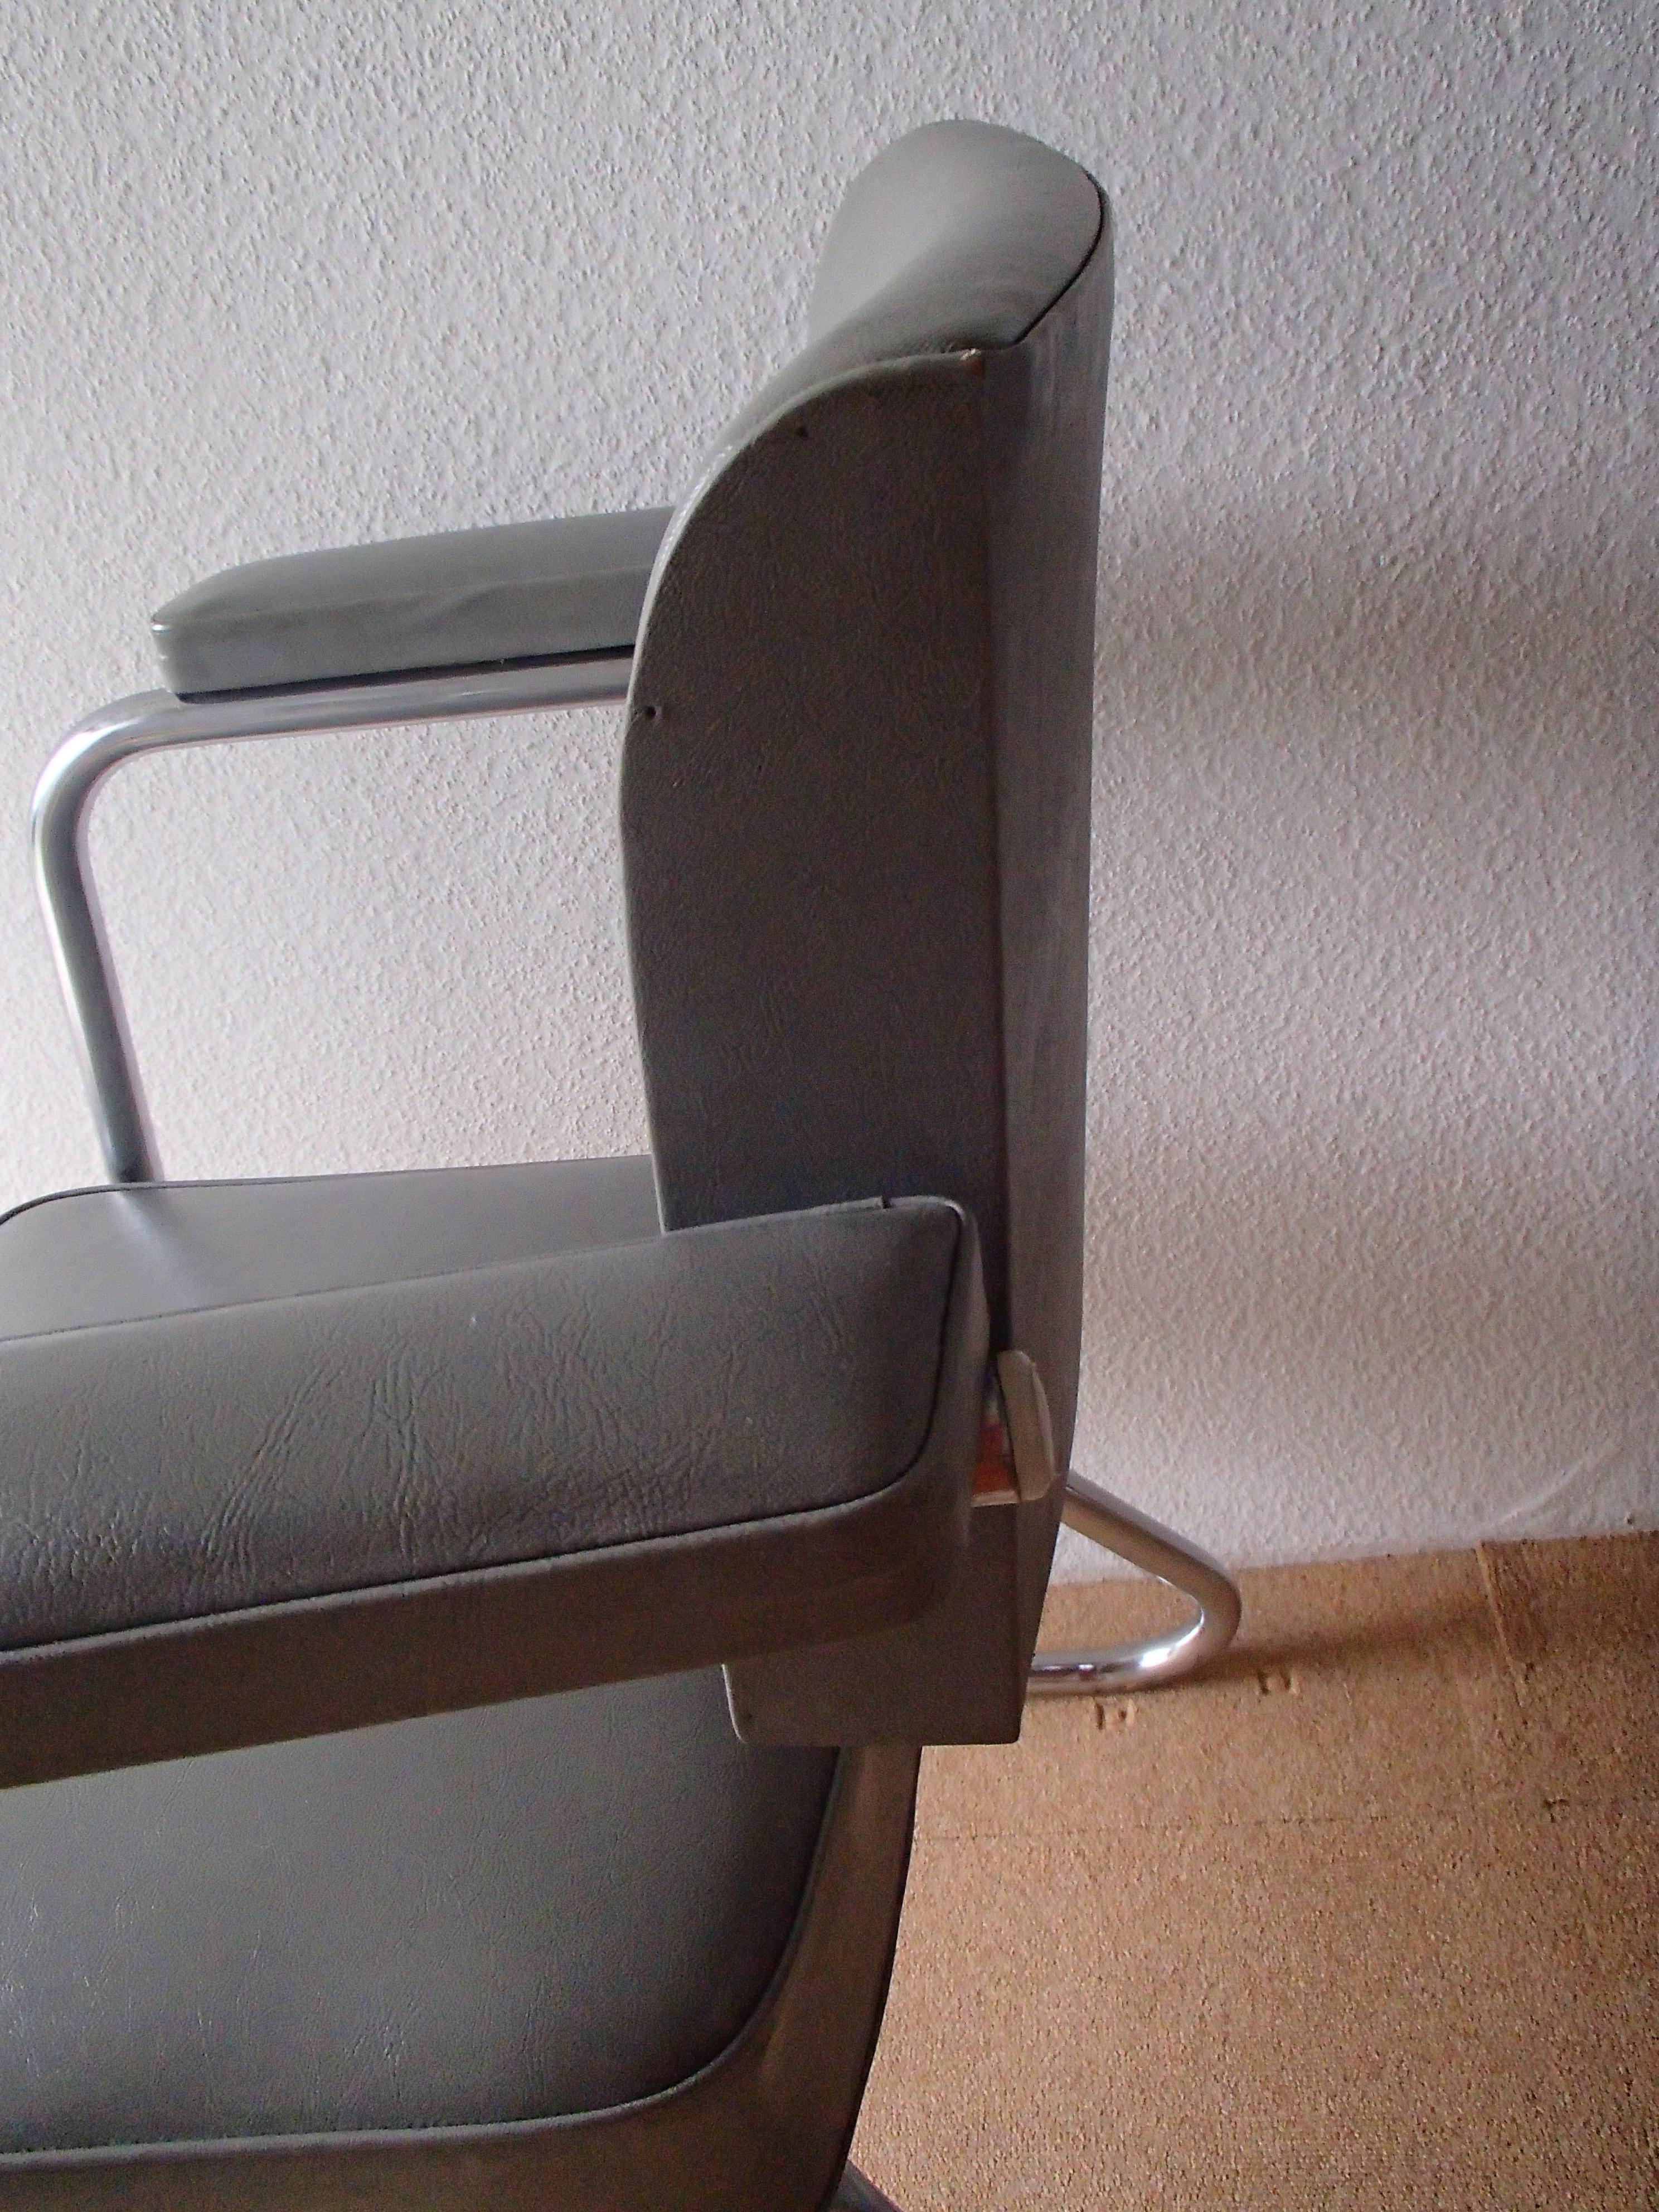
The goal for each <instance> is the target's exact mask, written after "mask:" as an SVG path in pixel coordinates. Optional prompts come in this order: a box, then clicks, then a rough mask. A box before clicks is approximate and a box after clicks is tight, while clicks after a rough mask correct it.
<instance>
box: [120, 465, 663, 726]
mask: <svg viewBox="0 0 1659 2212" xmlns="http://www.w3.org/2000/svg"><path fill="white" fill-rule="evenodd" d="M669 513H670V510H669V509H667V508H666V507H662V508H655V507H653V508H647V509H641V510H640V511H639V512H637V513H629V514H578V515H565V516H560V517H556V518H554V519H552V520H545V521H539V522H513V523H505V524H501V525H500V526H497V527H495V528H492V529H487V530H456V531H447V532H441V533H440V534H438V535H435V536H433V537H429V538H394V539H392V540H389V541H388V542H386V543H385V544H379V545H352V546H343V547H338V548H335V549H331V550H328V551H326V552H321V553H296V554H289V555H286V556H283V557H282V558H281V559H278V560H274V561H253V562H247V563H246V564H245V565H244V566H242V567H240V568H227V569H224V570H222V571H221V573H220V574H217V575H214V576H209V577H207V578H206V579H204V581H203V582H201V583H199V584H194V585H192V586H191V588H190V589H189V590H188V591H185V592H180V593H179V596H178V598H176V599H170V600H169V601H168V602H167V605H165V606H164V607H161V608H160V609H158V611H156V613H155V615H154V616H153V617H151V621H150V629H151V633H152V635H153V636H154V638H155V645H156V649H157V652H158V653H159V654H160V657H161V671H162V674H163V675H164V677H165V678H166V679H167V688H168V689H169V690H173V691H176V692H178V693H179V694H180V695H181V696H187V697H190V696H198V695H201V694H204V693H213V692H218V691H250V690H269V689H286V688H289V687H291V686H294V685H296V684H319V683H328V682H335V683H342V682H349V681H353V680H360V681H361V680H365V679H367V678H371V677H375V676H396V675H406V674H410V673H411V672H414V671H420V670H438V669H453V668H472V667H479V666H487V665H492V664H495V663H498V662H501V661H513V660H551V659H558V658H559V657H560V656H562V655H565V654H586V653H617V652H625V651H626V650H627V649H628V648H629V647H631V646H632V644H633V642H634V637H635V631H636V630H637V629H638V627H639V619H640V609H641V605H643V603H644V599H645V592H646V586H647V583H648V582H649V580H650V576H651V568H652V563H653V562H654V561H655V559H656V556H657V547H658V545H659V544H660V542H661V539H662V535H663V532H664V530H665V528H666V527H667V524H668V520H669Z"/></svg>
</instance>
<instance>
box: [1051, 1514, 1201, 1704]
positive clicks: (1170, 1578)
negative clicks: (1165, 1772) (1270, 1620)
mask: <svg viewBox="0 0 1659 2212" xmlns="http://www.w3.org/2000/svg"><path fill="white" fill-rule="evenodd" d="M1061 1518H1062V1519H1063V1520H1064V1521H1065V1522H1066V1527H1067V1528H1075V1529H1076V1530H1077V1532H1078V1534H1079V1535H1080V1536H1086V1537H1088V1539H1089V1541H1091V1543H1094V1544H1098V1545H1100V1546H1101V1547H1103V1549H1104V1550H1106V1551H1108V1552H1112V1553H1115V1554H1116V1555H1117V1557H1118V1558H1119V1559H1127V1560H1128V1561H1129V1562H1130V1563H1131V1565H1133V1566H1137V1567H1139V1568H1141V1569H1142V1570H1143V1571H1145V1572H1146V1573H1147V1574H1149V1575H1155V1576H1156V1577H1158V1581H1159V1582H1163V1583H1169V1584H1170V1586H1171V1588H1173V1589H1178V1590H1180V1591H1182V1593H1183V1594H1184V1595H1186V1596H1188V1597H1190V1598H1192V1599H1193V1600H1194V1601H1195V1602H1196V1604H1197V1606H1198V1618H1197V1620H1194V1621H1193V1622H1191V1623H1190V1624H1189V1625H1188V1626H1187V1627H1185V1628H1182V1629H1178V1630H1176V1631H1175V1632H1173V1633H1171V1634H1169V1635H1165V1636H1154V1637H1149V1638H1146V1640H1145V1641H1144V1642H1142V1643H1139V1644H1117V1645H1115V1646H1113V1647H1112V1648H1110V1649H1109V1650H1102V1651H1039V1652H1038V1653H1037V1655H1036V1657H1035V1658H1034V1659H1033V1660H1032V1662H1031V1675H1030V1686H1029V1687H1028V1690H1027V1692H1026V1694H1027V1695H1028V1696H1030V1697H1033V1698H1063V1697H1070V1696H1075V1695H1078V1694H1086V1693H1088V1692H1094V1691H1099V1690H1130V1689H1149V1688H1150V1687H1151V1686H1152V1685H1153V1684H1154V1683H1156V1682H1173V1681H1175V1680H1176V1679H1177V1678H1178V1677H1179V1676H1181V1675H1182V1674H1192V1673H1193V1672H1194V1669H1195V1668H1199V1667H1202V1666H1203V1665H1204V1664H1205V1663H1206V1662H1207V1661H1209V1660H1211V1659H1214V1658H1216V1657H1217V1656H1218V1655H1219V1654H1220V1653H1221V1652H1223V1651H1225V1650H1226V1648H1227V1646H1228V1645H1229V1644H1231V1642H1232V1640H1233V1638H1234V1636H1235V1635H1236V1634H1237V1629H1238V1622H1239V1615H1240V1613H1241V1611H1242V1605H1241V1601H1240V1598H1239V1595H1238V1586H1237V1583H1235V1582H1234V1581H1233V1579H1232V1577H1231V1575H1229V1574H1228V1572H1227V1571H1226V1569H1225V1567H1224V1566H1223V1565H1221V1563H1220V1562H1219V1560H1217V1559H1212V1558H1211V1557H1210V1554H1209V1553H1207V1552H1205V1551H1201V1550H1200V1548H1199V1547H1198V1546H1197V1545H1196V1544H1192V1543H1189V1542H1188V1541H1187V1539H1186V1537H1184V1536H1178V1535H1176V1532H1175V1530H1174V1529H1173V1528H1165V1527H1164V1524H1163V1522H1161V1521H1154V1520H1153V1519H1152V1516H1151V1515H1150V1514H1146V1513H1141V1512H1138V1511H1137V1510H1136V1509H1135V1508H1134V1507H1133V1505H1126V1504H1124V1502H1123V1500H1122V1499H1121V1498H1114V1497H1113V1496H1112V1495H1111V1493H1110V1492H1109V1491H1105V1490H1102V1489H1101V1488H1100V1486H1098V1484H1097V1483H1092V1482H1088V1481H1085V1479H1084V1478H1083V1476H1082V1475H1080V1474H1068V1475H1067V1476H1066V1502H1065V1504H1064V1505H1063V1507H1062V1508H1061Z"/></svg>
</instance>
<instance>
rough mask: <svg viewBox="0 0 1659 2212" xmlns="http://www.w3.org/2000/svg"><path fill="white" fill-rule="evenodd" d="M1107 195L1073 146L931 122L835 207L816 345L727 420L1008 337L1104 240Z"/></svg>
mask: <svg viewBox="0 0 1659 2212" xmlns="http://www.w3.org/2000/svg"><path fill="white" fill-rule="evenodd" d="M1100 230H1101V198H1100V193H1099V191H1098V190H1097V187H1096V185H1095V183H1094V180H1093V179H1091V177H1090V175H1089V173H1088V172H1087V171H1086V170H1085V169H1080V168H1079V167H1078V165H1077V163H1076V162H1075V161H1067V160H1066V157H1065V155H1063V154H1056V153H1055V152H1054V150H1053V149H1052V148H1050V147H1048V146H1044V145H1042V144H1040V143H1038V142H1037V141H1036V139H1035V138H1027V137H1024V136H1022V134H1021V133H1020V132H1019V131H1007V130H1005V129H1003V128H1002V127H1001V126H1000V125H998V124H994V123H934V124H929V125H925V126H924V127H923V128H922V129H921V130H920V131H910V132H909V133H908V135H907V136H906V137H902V138H901V139H899V140H897V141H896V143H894V144H893V145H891V146H890V147H888V148H887V149H886V150H885V151H884V153H881V154H878V155H877V157H876V159H875V160H874V161H872V162H871V164H870V166H869V167H867V168H866V169H865V170H863V171H862V172H861V173H860V175H858V176H857V177H855V178H854V180H853V182H852V184H851V185H850V186H849V187H848V191H847V195H846V197H845V198H844V199H843V200H842V204H841V206H840V207H839V209H838V210H836V219H835V222H833V223H832V224H831V225H830V228H829V237H828V238H827V239H826V240H825V241H824V246H823V253H822V255H821V256H820V258H819V261H818V267H817V278H816V281H815V283H814V284H813V288H812V306H811V314H810V316H809V318H808V322H807V342H806V344H805V348H804V349H803V350H802V351H801V352H800V353H799V354H797V355H796V356H795V358H794V359H793V361H792V362H790V363H789V364H788V366H787V368H785V369H783V370H782V371H781V373H780V374H778V375H777V376H775V377H774V378H773V379H772V380H771V381H770V382H769V383H768V384H765V385H763V386H762V387H761V389H760V391H759V392H757V393H756V395H755V397H754V398H753V399H752V400H750V403H749V404H748V405H747V406H746V407H745V408H744V410H743V411H742V413H741V414H739V415H738V416H737V417H736V419H735V420H734V421H733V422H732V424H731V425H730V427H729V428H728V429H727V431H726V436H725V439H724V440H723V441H722V443H723V445H725V446H727V447H732V446H736V445H738V444H741V443H742V442H743V441H744V440H745V439H746V438H747V437H749V436H750V435H752V433H753V432H754V431H755V430H756V429H757V428H758V427H759V426H760V425H761V424H762V423H763V422H767V421H768V420H769V419H770V418H771V417H772V416H775V415H776V414H777V413H778V412H779V411H780V410H781V409H782V408H784V407H785V406H787V405H789V404H792V403H793V401H795V400H797V399H799V398H802V397H804V396H805V394H806V393H808V392H812V391H816V390H817V389H819V388H821V387H822V386H824V385H826V384H828V383H830V382H831V381H833V380H835V379H836V378H838V377H842V376H846V375H848V374H851V373H854V372H855V371H857V370H859V369H861V368H879V367H881V366H883V365H884V364H885V363H888V362H896V361H908V360H915V359H918V358H920V357H921V356H925V355H928V354H948V353H961V352H963V351H969V350H977V349H981V348H984V347H1004V346H1012V345H1013V344H1015V343H1018V340H1019V339H1020V338H1022V337H1024V335H1025V333H1026V331H1029V330H1030V327H1031V325H1033V324H1034V323H1035V322H1036V320H1037V319H1038V318H1039V317H1040V316H1042V315H1043V314H1045V313H1047V312H1048V309H1049V307H1052V306H1053V304H1054V301H1055V300H1057V299H1058V298H1059V296H1060V294H1061V293H1062V292H1063V291H1064V290H1065V289H1066V286H1067V285H1068V284H1069V283H1072V281H1073V278H1074V277H1075V276H1076V275H1077V273H1078V270H1079V269H1080V268H1081V267H1082V266H1083V264H1084V263H1085V261H1086V260H1087V259H1088V258H1089V256H1090V254H1091V252H1093V251H1094V249H1095V246H1096V244H1097V240H1098V239H1099V236H1100Z"/></svg>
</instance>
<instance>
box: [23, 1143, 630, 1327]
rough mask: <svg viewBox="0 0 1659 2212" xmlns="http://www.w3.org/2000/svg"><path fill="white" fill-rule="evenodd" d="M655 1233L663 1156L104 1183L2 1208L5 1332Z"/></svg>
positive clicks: (584, 1247) (157, 1312)
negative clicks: (655, 1165)
mask: <svg viewBox="0 0 1659 2212" xmlns="http://www.w3.org/2000/svg"><path fill="white" fill-rule="evenodd" d="M657 1233H658V1218H657V1194H656V1185H655V1182H654V1180H653V1172H652V1166H651V1162H650V1160H649V1159H648V1158H643V1157H641V1158H632V1159H618V1160H542V1161H534V1162H532V1163H530V1164H527V1165H524V1166H511V1167H491V1168H422V1169H411V1170H404V1171H403V1172H401V1173H396V1174H392V1175H366V1176H295V1177H290V1178H284V1179H281V1180H273V1181H270V1182H198V1183H151V1184H140V1185H138V1186H137V1187H136V1188H118V1187H115V1186H112V1185H108V1184H106V1185H104V1186H103V1187H102V1188H99V1189H94V1190H72V1191H65V1192H63V1193H61V1194H58V1195H57V1196H55V1197H52V1198H42V1199H35V1200H31V1201H30V1202H29V1203H28V1204H27V1205H26V1206H17V1207H16V1208H15V1209H14V1211H13V1212H10V1213H9V1214H7V1215H5V1216H4V1217H3V1218H0V1342H3V1341H4V1340H6V1339H8V1338H9V1337H19V1336H43V1335H46V1334H51V1333H52V1332H54V1331H56V1330H58V1329H66V1328H102V1327H104V1326H106V1325H107V1324H108V1323H110V1322H124V1321H144V1320H150V1319H154V1318H155V1317H157V1316H161V1315H162V1314H174V1313H202V1312H205V1311H207V1310H210V1309H211V1308H212V1307H215V1306H237V1305H248V1304H254V1303H256V1302H257V1301H259V1300H261V1299H265V1298H292V1297H303V1296H304V1295H305V1294H306V1293H307V1292H308V1291H343V1290H348V1289H350V1288H351V1287H353V1286H354V1285H364V1284H369V1283H404V1282H411V1281H414V1280H416V1279H419V1278H422V1277H425V1276H428V1275H450V1274H454V1273H458V1272H459V1270H460V1269H462V1268H464V1267H489V1266H491V1265H492V1264H494V1263H495V1262H497V1261H507V1260H534V1259H538V1258H540V1257H541V1256H542V1255H543V1254H544V1253H548V1252H586V1251H597V1250H599V1249H602V1248H603V1247H605V1246H607V1245H614V1244H631V1243H635V1242H637V1241H638V1240H639V1239H640V1238H641V1237H654V1236H656V1235H657Z"/></svg>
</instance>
